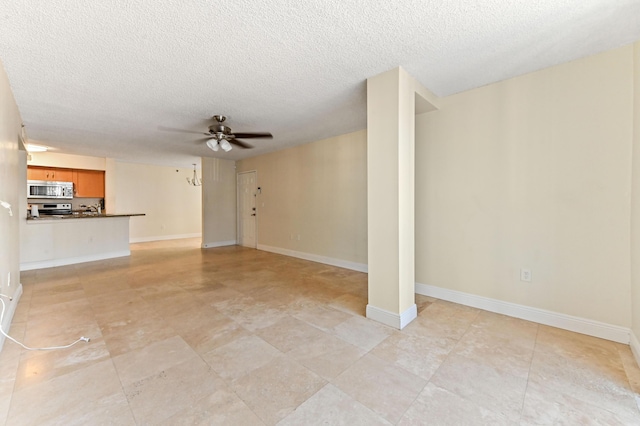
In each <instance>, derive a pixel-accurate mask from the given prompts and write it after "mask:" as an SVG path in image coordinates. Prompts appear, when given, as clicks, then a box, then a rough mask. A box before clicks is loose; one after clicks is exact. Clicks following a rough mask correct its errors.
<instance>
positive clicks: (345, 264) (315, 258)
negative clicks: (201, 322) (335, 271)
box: [257, 244, 368, 273]
mask: <svg viewBox="0 0 640 426" xmlns="http://www.w3.org/2000/svg"><path fill="white" fill-rule="evenodd" d="M257 248H258V250H264V251H269V252H271V253H277V254H283V255H285V256H291V257H297V258H298V259H304V260H310V261H312V262H318V263H324V264H325V265H331V266H337V267H339V268H345V269H351V270H352V271H358V272H365V273H366V272H367V271H368V266H367V264H366V263H357V262H350V261H348V260H342V259H335V258H333V257H326V256H320V255H318V254H311V253H305V252H301V251H295V250H289V249H284V248H280V247H272V246H265V245H263V244H258V247H257Z"/></svg>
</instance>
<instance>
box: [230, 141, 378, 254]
mask: <svg viewBox="0 0 640 426" xmlns="http://www.w3.org/2000/svg"><path fill="white" fill-rule="evenodd" d="M366 142H367V141H366V132H365V131H364V130H363V131H359V132H355V133H349V134H346V135H342V136H338V137H335V138H330V139H325V140H322V141H317V142H313V143H309V144H305V145H300V146H297V147H294V148H289V149H285V150H283V151H278V152H274V153H271V154H266V155H262V156H259V157H254V158H250V159H246V160H242V161H239V162H238V168H237V171H238V172H244V171H250V170H256V171H257V179H258V186H259V187H261V188H262V193H261V194H260V195H258V200H257V208H258V216H257V217H258V246H259V247H260V246H269V247H276V248H279V249H284V250H290V251H294V252H296V253H306V254H311V255H315V256H321V257H325V258H328V259H340V260H344V261H347V262H353V263H358V264H366V263H367V169H366V149H367V148H366ZM298 235H299V236H300V239H299V240H298Z"/></svg>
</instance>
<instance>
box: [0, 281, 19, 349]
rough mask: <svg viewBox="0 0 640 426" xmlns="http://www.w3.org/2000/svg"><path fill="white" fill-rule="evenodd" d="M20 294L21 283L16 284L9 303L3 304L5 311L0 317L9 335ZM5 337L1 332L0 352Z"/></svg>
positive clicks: (3, 327)
mask: <svg viewBox="0 0 640 426" xmlns="http://www.w3.org/2000/svg"><path fill="white" fill-rule="evenodd" d="M21 296H22V283H20V284H19V285H18V288H17V289H16V291H15V293H13V296H12V299H13V300H12V301H11V303H6V302H5V304H4V306H5V309H6V312H4V316H3V318H2V324H1V325H2V329H3V330H4V331H5V333H7V334H9V335H10V333H9V332H10V331H11V321H13V315H14V314H15V312H16V308H17V307H18V303H19V302H20V297H21ZM5 340H6V337H4V335H3V334H0V352H2V348H3V347H4V342H5Z"/></svg>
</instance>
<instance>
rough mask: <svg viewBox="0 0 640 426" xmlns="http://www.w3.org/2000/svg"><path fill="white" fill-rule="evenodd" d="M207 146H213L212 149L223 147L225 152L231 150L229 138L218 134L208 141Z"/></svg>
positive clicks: (216, 149)
mask: <svg viewBox="0 0 640 426" xmlns="http://www.w3.org/2000/svg"><path fill="white" fill-rule="evenodd" d="M207 146H208V147H209V148H211V150H212V151H216V152H217V151H218V149H220V148H222V149H223V150H224V151H225V152H229V151H231V144H230V143H229V141H228V140H226V139H225V138H224V136H220V135H218V136H216V137H213V138H211V139H209V140H208V141H207Z"/></svg>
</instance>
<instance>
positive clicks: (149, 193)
mask: <svg viewBox="0 0 640 426" xmlns="http://www.w3.org/2000/svg"><path fill="white" fill-rule="evenodd" d="M30 142H34V143H36V144H37V141H30ZM30 156H31V159H30V160H29V161H28V164H29V165H32V166H48V167H64V168H75V169H88V170H105V207H106V212H107V213H145V214H146V216H141V217H132V218H131V219H130V234H129V235H130V240H131V241H132V242H140V241H155V240H164V239H174V238H187V237H199V236H201V235H202V231H201V230H202V224H201V217H202V216H201V210H202V208H201V205H202V201H201V187H193V186H189V185H187V180H186V178H187V177H189V178H191V177H193V169H192V168H181V167H168V166H155V165H147V164H134V163H123V162H119V161H116V160H114V159H111V158H102V157H90V156H82V155H71V154H61V153H55V152H43V153H32V154H30ZM198 175H200V170H198ZM25 191H26V189H25ZM29 201H32V200H29ZM98 201H99V199H96V198H74V199H73V200H71V202H72V204H73V208H74V209H79V208H80V205H81V204H84V205H92V204H95V203H97V202H98ZM33 202H51V200H37V199H36V200H33ZM64 202H67V201H64Z"/></svg>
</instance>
